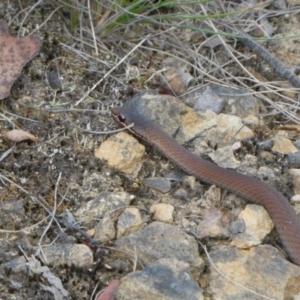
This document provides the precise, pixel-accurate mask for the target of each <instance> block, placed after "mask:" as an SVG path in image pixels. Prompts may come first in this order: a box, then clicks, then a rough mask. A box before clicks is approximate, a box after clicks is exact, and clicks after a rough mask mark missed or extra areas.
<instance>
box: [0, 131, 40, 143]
mask: <svg viewBox="0 0 300 300" xmlns="http://www.w3.org/2000/svg"><path fill="white" fill-rule="evenodd" d="M4 137H6V138H7V139H8V140H10V141H13V142H22V141H26V140H31V141H34V142H40V141H41V139H40V138H38V137H36V136H34V135H32V134H31V133H29V132H27V131H24V130H21V129H14V130H11V131H8V132H6V133H5V134H4Z"/></svg>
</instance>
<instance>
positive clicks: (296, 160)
mask: <svg viewBox="0 0 300 300" xmlns="http://www.w3.org/2000/svg"><path fill="white" fill-rule="evenodd" d="M287 158H288V160H289V166H290V167H291V168H300V151H298V152H295V153H290V154H288V155H287Z"/></svg>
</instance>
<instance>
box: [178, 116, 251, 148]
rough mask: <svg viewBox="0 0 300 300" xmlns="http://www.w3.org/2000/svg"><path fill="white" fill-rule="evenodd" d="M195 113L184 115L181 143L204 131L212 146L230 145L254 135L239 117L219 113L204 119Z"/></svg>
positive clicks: (206, 139)
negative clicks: (211, 117) (209, 118)
mask: <svg viewBox="0 0 300 300" xmlns="http://www.w3.org/2000/svg"><path fill="white" fill-rule="evenodd" d="M194 114H195V112H193V111H189V112H187V113H186V114H185V115H183V116H182V120H181V122H182V123H181V124H182V126H181V128H180V129H179V131H178V135H177V140H178V141H179V143H184V142H187V141H189V140H190V139H193V138H194V137H195V136H197V135H199V134H200V133H203V132H205V134H204V136H203V138H202V140H203V141H205V142H209V143H210V145H211V147H216V146H218V147H223V146H228V145H231V144H232V143H233V142H236V141H240V140H244V139H247V138H251V137H253V136H254V133H253V132H252V130H251V129H250V128H248V127H247V126H245V125H244V124H243V123H242V121H241V119H240V118H239V117H236V116H230V115H224V114H219V115H218V116H216V117H215V118H213V119H211V120H208V121H203V120H201V119H199V117H197V116H195V115H194Z"/></svg>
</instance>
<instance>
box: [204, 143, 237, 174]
mask: <svg viewBox="0 0 300 300" xmlns="http://www.w3.org/2000/svg"><path fill="white" fill-rule="evenodd" d="M209 157H210V158H211V159H212V160H213V161H214V162H215V163H216V164H217V165H218V166H220V167H223V168H229V169H236V168H237V167H238V166H239V165H240V162H239V161H238V160H237V159H236V158H235V156H234V154H233V149H232V147H231V146H225V147H222V148H218V149H217V150H216V151H214V152H213V153H211V154H209Z"/></svg>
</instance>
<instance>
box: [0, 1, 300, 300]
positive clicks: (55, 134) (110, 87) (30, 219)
mask: <svg viewBox="0 0 300 300" xmlns="http://www.w3.org/2000/svg"><path fill="white" fill-rule="evenodd" d="M25 2H26V3H25ZM34 5H35V6H34ZM59 5H61V3H57V2H55V1H44V2H43V1H41V3H39V4H37V2H36V1H30V0H28V1H18V0H12V1H2V4H0V19H4V20H5V21H7V23H9V24H10V25H9V32H10V34H11V35H12V36H17V35H18V32H22V33H23V32H24V35H27V34H29V33H32V32H33V31H34V30H35V29H38V30H37V31H36V32H35V34H37V35H39V36H40V38H41V40H42V44H41V49H40V53H39V55H38V56H37V57H36V58H34V59H33V60H32V61H31V62H30V63H28V64H27V65H26V66H25V67H24V69H23V71H22V74H21V76H20V77H19V78H18V79H17V81H16V82H15V84H14V85H13V87H12V89H11V94H10V96H9V97H7V98H6V99H4V100H1V104H0V112H1V115H0V118H1V119H0V133H2V134H3V133H4V132H6V131H9V130H11V129H13V128H12V123H13V124H14V126H15V127H16V128H20V129H22V130H25V131H28V132H30V133H32V134H34V135H36V136H38V137H39V138H40V139H41V142H32V141H26V142H21V143H17V144H15V143H13V142H11V141H8V140H6V139H4V138H2V139H1V143H0V155H2V154H3V153H5V151H8V150H9V149H11V148H12V151H11V152H10V154H9V155H8V156H7V157H5V159H3V160H2V161H0V172H1V175H2V176H3V177H1V180H0V201H12V203H14V205H15V206H16V207H14V211H15V212H11V213H5V211H2V212H1V211H0V216H1V217H0V220H1V221H0V224H1V231H0V264H1V265H2V266H5V267H1V268H0V294H1V296H0V299H7V300H8V299H42V298H44V299H54V298H53V295H52V294H51V293H50V292H48V291H45V290H44V289H43V288H41V284H46V282H45V279H44V278H43V276H42V275H41V274H34V273H33V272H31V273H30V274H29V275H28V273H27V272H25V273H23V272H22V271H20V270H16V269H14V267H12V266H9V267H7V264H8V263H12V261H13V260H14V259H15V258H18V257H21V256H23V254H24V257H31V256H34V255H35V254H36V253H37V249H38V245H39V244H42V245H46V244H50V243H52V242H53V241H54V240H55V239H58V240H62V241H63V236H62V235H61V234H60V233H59V229H58V227H57V226H56V225H55V224H52V225H51V226H50V228H49V229H48V230H47V232H46V234H45V235H44V236H43V233H44V231H45V229H46V227H47V224H48V221H47V220H48V219H47V218H46V217H47V213H46V211H45V209H44V208H43V206H42V205H41V203H44V204H45V205H46V206H47V207H50V208H53V207H54V205H57V204H58V203H59V205H58V206H57V210H56V215H57V216H59V215H61V214H62V213H64V212H65V211H66V210H67V209H69V210H70V211H74V210H76V209H77V208H78V207H80V205H81V204H82V203H83V202H87V201H89V200H91V199H92V198H93V196H94V195H95V194H97V193H101V192H102V191H110V192H114V191H120V190H125V191H128V192H132V193H137V194H138V197H141V198H143V197H144V196H145V195H147V193H151V191H150V192H149V191H148V190H143V189H142V188H140V189H138V190H134V189H132V184H131V183H132V181H131V179H130V178H127V177H126V176H124V175H123V174H120V173H118V172H117V171H115V170H110V169H109V168H108V167H107V166H106V164H105V162H102V161H100V160H99V159H97V158H96V157H95V156H94V149H95V148H96V147H97V146H99V145H100V144H101V143H102V142H103V141H105V140H106V139H107V137H108V136H110V134H103V133H102V132H107V131H109V130H114V129H116V124H115V123H114V122H113V120H112V118H111V117H110V109H111V108H112V107H114V106H118V105H121V104H122V102H123V101H125V100H126V99H128V98H130V97H132V96H133V95H134V94H135V93H136V92H137V91H139V90H143V89H144V88H145V86H147V88H157V86H155V84H154V83H153V82H152V84H151V83H147V79H148V78H149V77H150V76H151V72H150V71H149V70H150V69H151V68H153V69H155V70H159V66H160V64H161V62H162V61H163V60H164V59H165V58H166V55H165V53H168V52H169V53H170V54H172V55H175V56H176V55H177V54H178V51H179V47H178V45H177V46H176V47H174V49H173V48H172V36H167V35H159V30H162V28H157V27H156V26H153V27H151V26H149V33H155V34H156V36H155V37H153V39H152V40H151V42H152V45H151V44H150V42H149V43H148V44H147V45H146V46H147V47H149V49H148V50H147V49H144V50H139V51H138V52H137V56H138V57H139V59H140V65H141V66H142V67H141V69H142V72H141V74H140V75H141V79H134V80H130V78H128V77H127V75H126V66H127V63H128V61H129V59H130V57H132V56H133V55H131V56H130V57H128V58H127V59H126V60H125V63H124V64H120V65H119V66H118V67H117V68H116V69H115V70H114V71H113V72H112V73H111V74H110V76H107V77H105V78H104V75H105V74H107V72H109V71H110V70H111V69H112V68H113V67H114V66H115V65H116V64H117V63H118V62H119V61H120V60H121V59H122V58H123V57H124V56H125V55H126V54H128V52H129V51H131V50H132V45H136V44H138V43H139V42H140V41H141V39H142V37H138V38H137V36H138V33H137V32H133V33H132V34H128V32H126V35H124V40H122V39H123V37H120V36H119V37H118V33H117V32H116V33H114V34H112V35H109V36H106V37H103V38H99V40H100V42H99V45H98V49H99V54H98V56H96V54H95V50H94V47H93V41H92V39H91V38H90V37H88V36H87V35H86V34H85V31H84V30H83V32H82V35H83V38H82V39H80V34H74V33H73V32H72V30H71V29H70V26H68V24H67V23H66V21H65V20H69V19H70V12H69V11H68V10H67V9H65V8H58V7H59ZM33 6H34V8H33V9H32V10H31V11H29V10H28V9H26V10H22V9H24V8H29V7H33ZM298 18H299V13H298V14H295V16H294V19H293V22H291V26H294V27H293V28H296V27H297V26H299V22H298ZM23 21H24V22H23ZM270 21H271V22H272V26H273V27H274V28H275V31H276V33H280V31H287V32H288V31H291V29H290V28H288V25H287V23H288V22H285V21H284V19H283V17H281V16H279V17H278V18H275V17H273V18H271V19H270ZM43 22H45V24H44V25H43V26H41V27H40V28H37V24H42V23H43ZM83 22H84V24H83V26H82V28H86V27H87V24H88V22H87V21H86V20H84V21H83ZM283 24H284V25H283ZM147 26H148V25H147ZM130 30H132V28H130ZM144 30H145V29H144ZM146 32H147V30H146ZM182 34H183V33H182ZM161 39H164V44H165V48H164V51H165V53H161V52H159V51H156V52H155V51H153V48H151V47H154V48H155V47H158V48H159V47H160V46H161V43H162V41H161ZM197 39H198V40H197ZM202 42H203V36H201V35H193V36H192V37H191V38H190V39H189V41H188V42H187V44H189V45H195V44H200V43H202ZM283 43H287V42H283ZM231 45H232V47H236V49H238V50H239V51H241V53H242V52H244V53H245V55H247V54H249V50H247V49H245V48H243V46H242V45H241V44H240V43H238V42H237V43H231ZM268 47H269V48H268V49H269V50H270V51H272V52H273V53H274V54H277V55H278V56H279V55H280V54H282V55H281V56H279V58H280V59H282V58H285V63H292V64H293V65H294V66H295V65H297V64H298V63H299V59H298V57H299V53H297V51H299V50H293V51H294V52H293V57H287V56H286V55H285V54H286V53H290V52H288V51H289V47H290V46H289V45H288V44H287V45H284V44H281V45H280V46H279V44H278V42H276V41H274V42H272V43H269V44H268ZM150 48H151V49H150ZM191 49H192V47H191ZM241 49H242V50H241ZM243 49H244V50H243ZM222 51H224V50H222V49H221V48H220V49H218V48H214V49H212V48H206V50H203V51H202V52H201V55H202V56H207V57H210V58H211V59H212V60H213V58H214V57H215V56H216V57H218V61H219V63H222V57H223V56H222V53H221V52H222ZM295 52H296V53H295ZM181 55H182V56H185V55H186V54H185V53H181ZM216 61H217V59H216ZM260 64H261V65H260ZM149 65H151V68H149ZM245 65H246V66H247V67H251V68H252V69H253V70H255V72H258V73H260V74H262V75H263V76H264V78H267V80H273V79H274V80H276V79H278V78H277V77H276V75H275V74H274V73H273V72H272V71H271V70H270V68H269V67H265V68H262V67H261V66H267V65H266V64H265V63H262V62H261V61H260V62H258V61H257V59H256V58H252V59H250V60H245ZM226 70H227V71H228V72H231V74H234V75H235V76H237V77H238V76H242V75H243V74H242V72H241V70H240V69H239V67H238V66H236V65H235V64H234V63H231V64H229V65H227V66H226ZM191 72H194V73H193V76H194V77H195V78H196V73H197V70H192V71H191ZM216 74H217V72H215V73H213V72H212V73H210V75H211V76H217V75H216ZM198 75H199V74H198ZM101 78H102V82H100V83H99V84H98V85H97V86H96V88H95V89H94V90H93V91H92V92H90V93H89V95H87V96H86V97H84V96H85V93H86V91H88V89H90V88H91V87H93V85H95V83H96V82H98V81H99V80H100V79H101ZM211 78H212V77H209V78H208V77H205V76H202V77H201V76H199V77H198V79H197V80H196V81H195V83H194V86H195V85H197V84H201V82H205V80H206V79H208V80H212V79H211ZM216 78H217V77H216ZM245 82H247V81H245ZM83 97H84V98H83ZM82 98H83V100H82ZM272 99H273V100H274V101H276V100H278V95H276V94H274V95H272ZM77 102H80V103H79V104H78V105H77ZM267 106H268V112H273V111H274V110H273V108H272V107H271V106H269V105H267ZM283 106H284V105H283ZM267 120H268V122H267V124H268V125H267V126H264V127H263V128H257V129H256V137H255V139H254V140H253V141H249V144H248V146H247V145H246V146H244V148H243V151H242V153H247V151H250V152H253V151H254V150H253V147H252V146H249V145H253V143H254V144H255V142H257V141H262V140H264V139H266V138H267V137H268V135H269V134H270V133H272V131H274V130H275V129H276V127H277V123H276V122H278V121H282V120H284V121H285V120H286V119H285V118H284V117H283V116H282V114H277V115H274V116H269V117H268V118H267ZM147 149H151V147H149V148H147ZM147 159H149V160H151V161H152V162H153V163H154V164H155V163H158V162H157V161H156V160H155V159H154V158H153V155H152V154H151V151H149V152H148V155H147ZM274 164H276V166H278V164H279V165H280V164H282V165H281V167H282V169H283V170H284V169H285V166H284V164H285V160H284V159H282V160H281V161H280V162H274ZM146 166H147V164H146V165H145V167H143V169H142V173H143V174H147V169H146ZM149 172H150V171H149ZM93 173H101V174H109V176H110V180H106V181H103V182H98V181H97V182H93V181H90V182H89V181H88V180H87V179H88V178H91V175H92V174H93ZM148 175H149V176H150V175H151V174H150V173H148ZM283 176H284V175H283ZM4 177H5V178H7V180H5V179H4ZM87 186H88V187H89V191H90V194H89V192H86V190H87V188H86V187H87ZM56 187H57V190H56ZM284 192H287V193H291V190H290V189H289V190H287V191H284ZM154 195H155V197H157V199H159V195H157V194H154ZM152 196H153V195H152ZM18 201H21V203H22V207H23V208H22V209H24V212H21V213H20V211H19V210H18ZM22 209H21V211H22ZM24 228H28V230H24ZM85 229H89V228H85ZM66 233H67V235H68V236H70V238H71V239H72V240H73V241H76V242H77V243H87V241H86V240H85V239H84V237H82V236H81V235H80V234H77V233H76V232H72V231H70V230H66ZM42 236H43V238H42V240H40V239H41V237H42ZM56 241H57V240H56ZM101 246H103V247H101ZM106 246H112V244H107V245H99V247H97V249H93V251H94V256H95V261H96V262H97V263H96V264H95V265H94V266H93V268H90V269H84V268H79V267H76V266H65V265H64V266H59V267H57V266H51V265H50V266H48V267H49V269H50V270H51V272H52V273H54V274H56V275H57V276H58V277H59V278H60V279H61V280H62V283H63V285H64V288H65V289H66V290H68V291H69V293H70V298H71V299H90V297H91V295H92V293H95V292H98V291H100V290H101V289H103V288H105V287H106V286H107V283H108V282H110V281H111V280H112V279H116V278H121V277H122V276H124V275H126V274H127V273H128V272H130V271H131V268H130V263H127V262H121V261H120V260H119V258H117V257H115V254H114V253H113V252H112V251H110V250H109V249H108V248H107V247H106ZM37 259H39V257H38V256H37ZM118 264H119V267H115V268H111V266H116V265H118ZM120 265H122V266H120ZM24 274H27V275H26V276H24ZM12 282H14V283H16V284H15V285H13V284H12ZM19 285H20V286H19Z"/></svg>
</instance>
